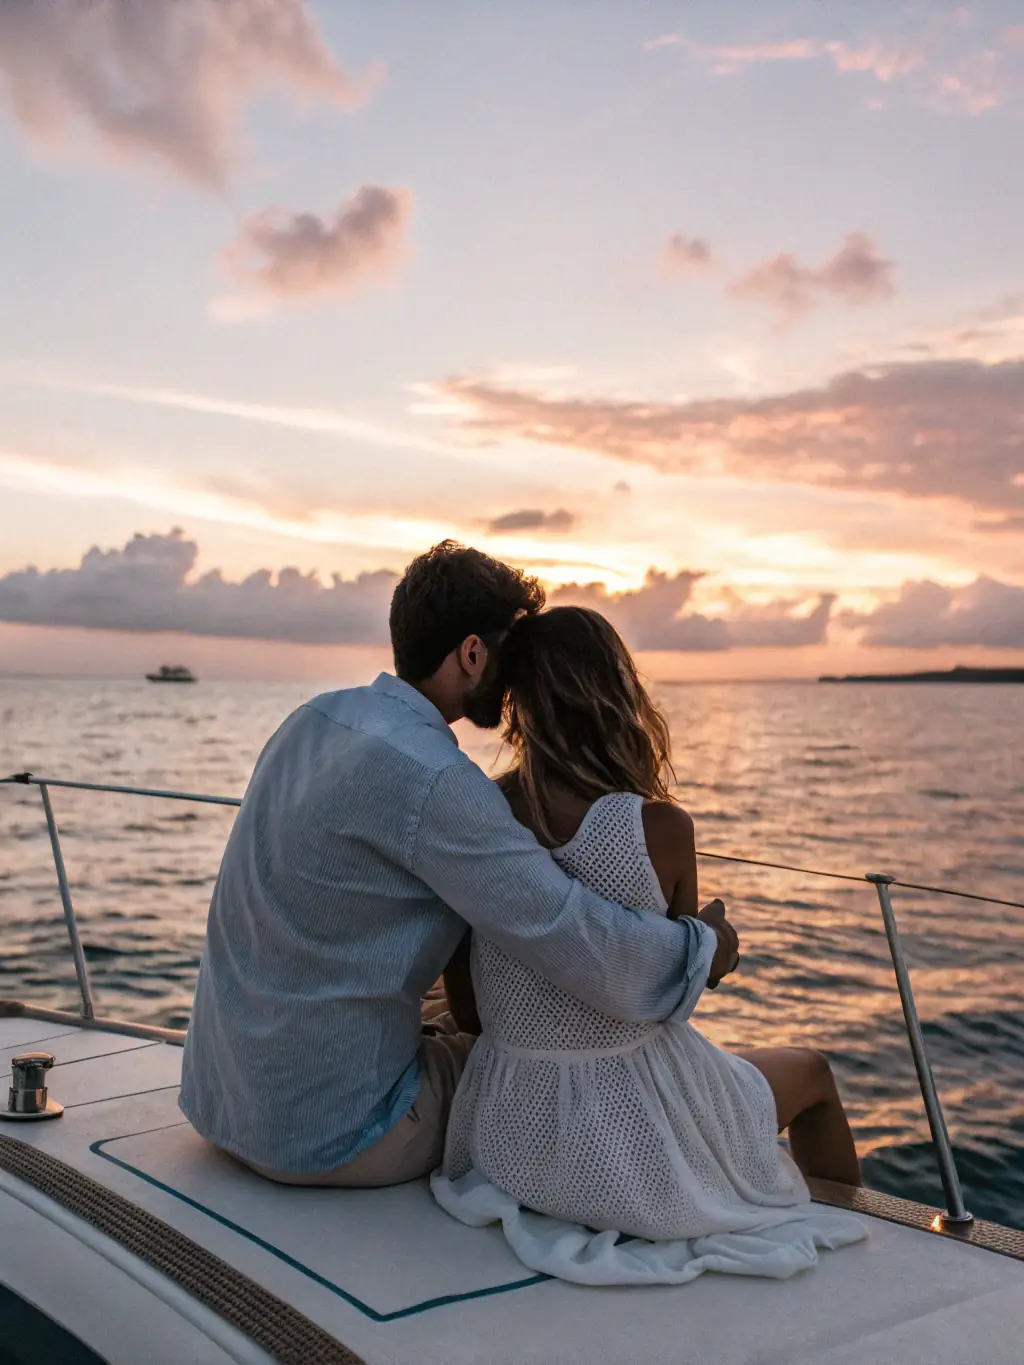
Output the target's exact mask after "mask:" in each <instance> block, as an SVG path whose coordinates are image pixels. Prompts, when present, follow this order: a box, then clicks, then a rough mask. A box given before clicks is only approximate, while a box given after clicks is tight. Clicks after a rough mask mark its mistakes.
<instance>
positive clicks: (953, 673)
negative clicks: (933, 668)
mask: <svg viewBox="0 0 1024 1365" xmlns="http://www.w3.org/2000/svg"><path fill="white" fill-rule="evenodd" d="M818 681H819V682H823V683H836V682H895V683H901V682H927V683H1024V668H968V667H967V666H966V665H964V664H957V666H956V668H949V669H945V670H944V671H942V672H928V673H845V674H842V675H837V674H833V673H824V674H822V676H821V677H820V678H819V679H818Z"/></svg>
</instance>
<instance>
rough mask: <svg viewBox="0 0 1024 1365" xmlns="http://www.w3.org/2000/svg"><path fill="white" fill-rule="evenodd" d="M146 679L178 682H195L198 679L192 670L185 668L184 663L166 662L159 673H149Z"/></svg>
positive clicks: (149, 680) (148, 680)
mask: <svg viewBox="0 0 1024 1365" xmlns="http://www.w3.org/2000/svg"><path fill="white" fill-rule="evenodd" d="M146 680H147V682H176V683H194V682H197V681H198V679H197V678H196V676H195V674H194V673H193V672H192V670H191V669H189V668H185V666H184V665H183V664H164V665H163V666H162V667H161V669H160V672H159V673H147V674H146Z"/></svg>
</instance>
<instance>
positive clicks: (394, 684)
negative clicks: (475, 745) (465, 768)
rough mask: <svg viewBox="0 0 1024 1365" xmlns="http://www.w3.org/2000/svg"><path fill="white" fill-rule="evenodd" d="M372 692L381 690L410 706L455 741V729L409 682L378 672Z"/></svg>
mask: <svg viewBox="0 0 1024 1365" xmlns="http://www.w3.org/2000/svg"><path fill="white" fill-rule="evenodd" d="M371 687H372V690H373V691H374V692H381V693H383V694H384V696H386V697H394V698H395V700H396V701H401V702H404V703H405V704H406V706H409V707H411V708H412V709H413V710H414V711H415V712H416V713H417V714H418V715H420V716H422V717H423V719H424V720H425V721H426V722H427V724H428V725H431V726H433V728H434V729H435V730H444V731H445V732H446V733H447V734H449V735H450V736H451V737H452V739H453V740H455V743H456V744H458V740H457V739H455V731H454V730H453V729H452V727H451V726H450V725H449V724H448V722H447V721H446V720H445V718H444V716H442V715H441V712H440V711H439V710H438V709H437V707H436V706H435V705H434V703H433V702H432V701H428V700H427V698H426V697H425V696H424V695H423V693H422V692H417V690H416V688H415V687H413V686H412V684H411V683H407V682H403V681H402V679H401V678H396V677H395V676H394V674H392V673H379V674H378V675H377V677H376V678H375V679H374V680H373V683H372V684H371Z"/></svg>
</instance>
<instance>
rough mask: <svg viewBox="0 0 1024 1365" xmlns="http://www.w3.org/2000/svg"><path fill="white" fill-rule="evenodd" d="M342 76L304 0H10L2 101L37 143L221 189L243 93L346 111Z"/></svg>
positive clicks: (369, 80)
mask: <svg viewBox="0 0 1024 1365" xmlns="http://www.w3.org/2000/svg"><path fill="white" fill-rule="evenodd" d="M380 75H381V69H380V68H379V67H376V68H373V69H372V70H371V71H369V72H367V73H366V75H364V76H363V77H361V78H353V77H351V76H349V75H347V74H346V73H345V72H344V71H343V70H342V69H341V67H340V66H339V65H338V63H337V61H336V59H335V58H334V56H333V54H332V53H331V52H330V50H329V49H328V48H327V46H326V45H325V44H324V42H323V40H322V39H321V37H320V35H319V33H318V31H317V28H316V24H315V22H314V20H313V18H312V16H311V15H310V13H309V12H308V10H307V8H306V6H305V3H304V0H41V3H35V2H34V0H8V2H7V3H4V4H0V104H5V105H6V106H7V108H8V110H9V111H10V113H11V114H12V116H13V118H14V120H15V122H16V123H17V124H18V125H19V126H20V127H21V129H22V130H23V131H24V132H25V133H26V134H27V136H28V137H29V138H30V139H31V140H32V141H33V142H35V143H39V144H43V145H49V146H59V145H66V144H69V143H71V144H73V143H75V142H76V141H78V140H80V139H84V141H85V142H86V144H87V145H88V144H91V145H93V146H94V147H97V148H99V149H100V150H102V151H105V152H106V153H107V154H110V155H112V156H114V157H115V158H117V159H121V160H128V159H133V160H145V161H150V162H157V163H159V164H161V165H163V166H165V167H170V168H171V169H172V170H174V171H175V172H177V174H179V175H181V176H183V177H184V178H185V179H187V180H191V181H193V182H195V183H198V184H201V185H204V186H212V187H219V186H221V185H223V184H224V182H225V181H226V179H227V177H228V175H229V172H230V171H231V169H232V168H233V166H234V165H235V164H236V162H237V160H238V154H239V148H238V124H239V119H240V114H241V110H242V108H243V106H244V105H245V103H246V101H248V100H249V99H251V98H253V97H255V96H257V95H259V94H261V93H262V92H263V91H265V90H267V89H271V88H277V89H280V90H282V91H284V92H285V93H287V94H289V95H290V96H292V97H293V98H294V99H296V100H299V101H302V102H306V103H308V102H309V101H311V100H314V99H325V100H328V101H330V102H331V103H334V104H336V105H339V106H341V107H342V108H349V107H351V106H353V105H355V104H357V103H359V102H360V101H361V100H362V99H364V98H365V96H366V94H367V93H368V91H369V89H370V88H371V87H372V85H373V84H374V83H375V82H376V81H377V79H379V77H380Z"/></svg>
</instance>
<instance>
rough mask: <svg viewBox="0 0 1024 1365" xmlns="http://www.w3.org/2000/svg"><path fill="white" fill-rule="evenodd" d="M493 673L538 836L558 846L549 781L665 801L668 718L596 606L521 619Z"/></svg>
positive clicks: (515, 768)
mask: <svg viewBox="0 0 1024 1365" xmlns="http://www.w3.org/2000/svg"><path fill="white" fill-rule="evenodd" d="M501 669H502V675H503V678H504V682H505V732H504V737H505V742H506V743H507V744H508V745H509V746H510V748H511V749H512V767H511V769H510V772H511V773H513V774H514V775H515V776H516V778H517V780H518V783H519V789H520V791H521V793H522V796H523V799H524V801H525V803H526V807H527V810H528V811H529V814H530V820H531V823H532V824H533V826H534V828H535V830H536V831H537V833H538V835H539V836H540V838H541V839H542V840H543V841H545V842H546V843H548V844H552V845H553V844H555V843H557V842H558V840H557V838H556V836H555V833H554V831H553V830H552V827H551V818H550V809H549V800H550V793H551V789H552V787H553V786H561V787H563V788H566V789H567V790H568V791H570V792H572V793H574V794H575V795H576V796H580V797H583V798H584V799H585V800H588V801H596V800H597V798H598V797H599V796H605V795H607V794H608V793H609V792H621V791H628V792H636V793H637V794H638V795H640V796H645V797H648V798H649V799H651V800H655V801H665V800H668V799H669V782H670V781H672V782H674V780H675V774H674V773H673V772H672V767H671V763H670V757H669V747H670V742H669V730H668V723H667V721H666V720H665V717H664V716H663V715H662V714H661V712H660V711H659V710H658V708H657V707H656V706H655V705H654V703H653V702H652V701H651V699H650V697H649V696H648V695H647V692H646V691H645V690H644V687H643V684H642V683H641V682H640V679H639V677H638V676H637V671H636V667H635V665H634V663H633V659H632V656H631V655H630V653H629V650H628V649H627V648H626V646H625V644H624V643H623V641H622V639H621V638H620V637H619V634H618V632H617V631H616V630H615V628H614V626H613V625H612V624H611V622H609V621H607V620H605V618H604V617H603V616H601V615H600V613H599V612H596V611H589V610H587V609H586V608H585V607H553V608H552V609H551V610H550V611H546V612H541V613H540V614H539V615H536V616H524V617H522V618H521V619H520V620H519V621H517V622H516V624H515V625H514V626H513V627H512V629H511V631H510V632H509V635H508V639H507V640H506V642H505V645H504V647H503V649H502V652H501Z"/></svg>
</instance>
